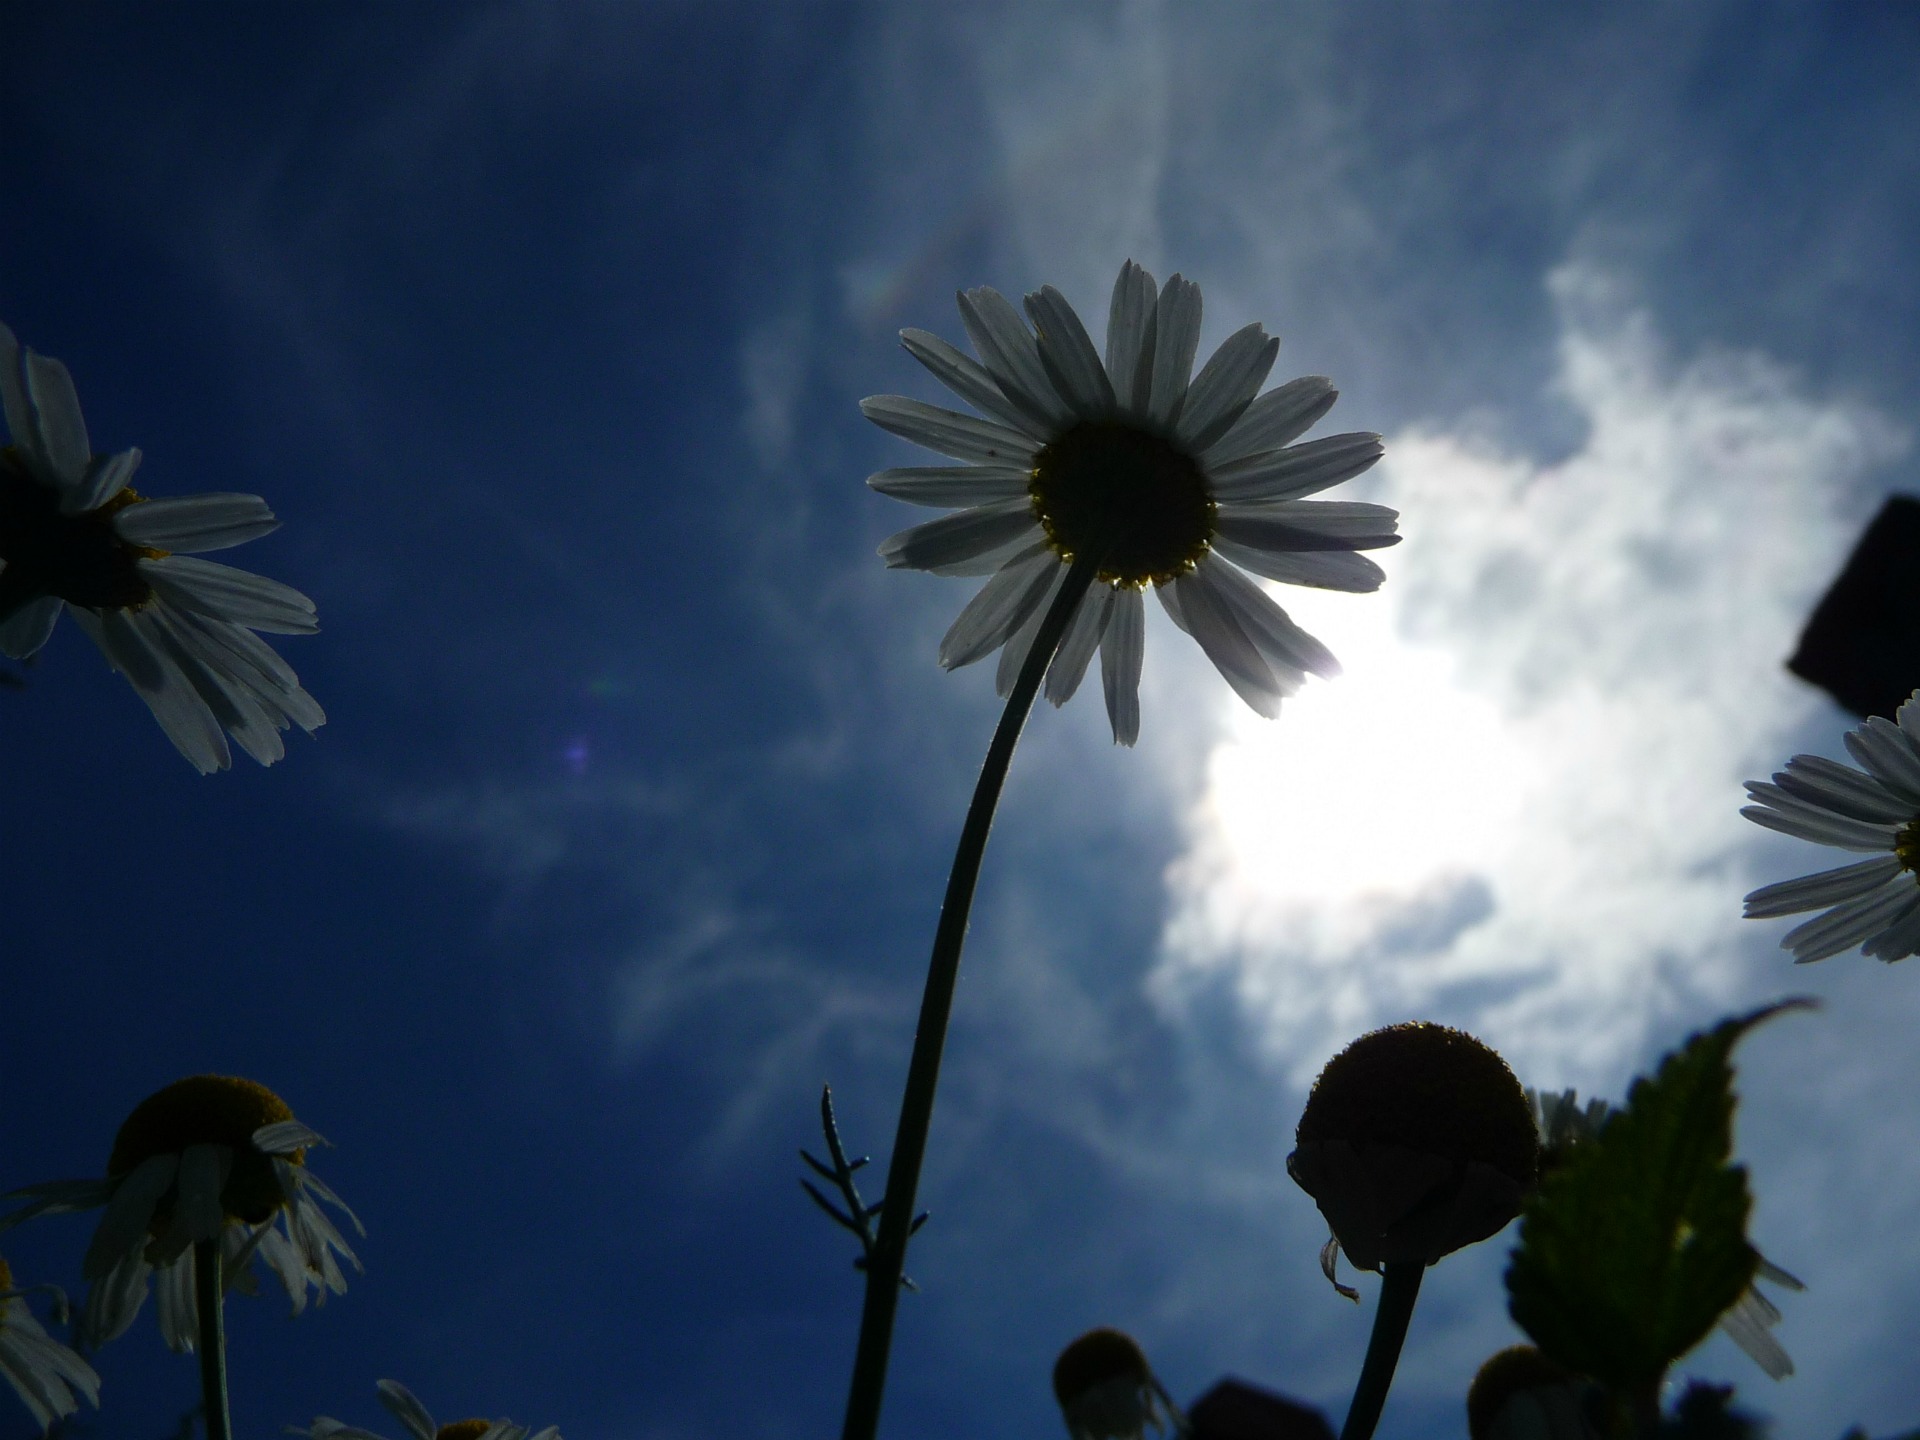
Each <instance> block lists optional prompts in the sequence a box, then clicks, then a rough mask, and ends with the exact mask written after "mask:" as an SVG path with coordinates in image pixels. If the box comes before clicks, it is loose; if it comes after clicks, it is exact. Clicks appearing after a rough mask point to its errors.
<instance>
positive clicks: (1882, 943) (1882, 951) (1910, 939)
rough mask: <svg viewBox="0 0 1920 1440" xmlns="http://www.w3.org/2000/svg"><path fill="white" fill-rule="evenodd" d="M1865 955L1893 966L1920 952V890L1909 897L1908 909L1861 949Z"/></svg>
mask: <svg viewBox="0 0 1920 1440" xmlns="http://www.w3.org/2000/svg"><path fill="white" fill-rule="evenodd" d="M1860 949H1861V951H1862V952H1863V953H1864V954H1867V955H1871V956H1873V957H1874V958H1875V959H1876V960H1884V961H1886V962H1887V963H1888V964H1889V965H1891V964H1892V963H1893V962H1894V961H1896V960H1904V959H1906V958H1907V957H1908V956H1909V955H1911V954H1913V953H1914V951H1915V950H1920V888H1916V889H1915V890H1914V891H1913V893H1912V894H1910V895H1908V897H1907V907H1906V909H1904V910H1902V911H1900V912H1899V913H1898V914H1896V915H1895V916H1894V917H1893V919H1891V920H1889V921H1888V922H1887V924H1886V928H1885V929H1883V930H1882V931H1881V932H1880V933H1879V934H1878V935H1876V936H1874V937H1873V938H1872V939H1870V940H1868V941H1867V942H1866V943H1865V944H1864V945H1862V946H1861V947H1860Z"/></svg>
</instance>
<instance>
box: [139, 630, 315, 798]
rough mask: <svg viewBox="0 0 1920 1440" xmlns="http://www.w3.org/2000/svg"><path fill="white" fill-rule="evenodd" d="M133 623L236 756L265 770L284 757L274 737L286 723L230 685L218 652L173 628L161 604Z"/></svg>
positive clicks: (283, 748)
mask: <svg viewBox="0 0 1920 1440" xmlns="http://www.w3.org/2000/svg"><path fill="white" fill-rule="evenodd" d="M139 621H140V623H141V624H143V625H144V627H145V633H146V636H147V638H148V640H149V641H150V642H151V643H153V644H154V645H155V646H157V647H158V648H160V649H161V650H162V651H164V653H165V654H166V656H167V658H168V659H169V660H171V661H172V662H173V664H174V667H175V668H176V669H177V670H179V672H180V674H181V675H182V676H184V677H185V679H186V682H187V684H188V685H190V686H192V687H193V692H194V694H196V695H198V696H199V697H200V702H201V704H203V705H205V706H206V707H207V710H208V711H209V713H211V714H212V716H213V719H214V723H215V724H217V725H218V726H219V727H220V728H221V729H222V730H225V731H227V732H228V733H229V734H231V735H232V736H233V738H234V740H235V742H236V743H237V744H238V745H239V746H240V748H241V749H242V750H244V751H246V752H247V754H248V755H250V756H252V757H253V758H254V759H255V760H257V761H258V762H259V763H260V764H262V765H271V764H273V763H274V762H275V761H276V760H279V759H280V758H281V757H282V756H284V755H285V754H286V753H287V752H286V746H285V745H283V744H282V743H281V740H280V734H279V732H280V731H281V730H283V729H285V728H286V722H285V721H284V720H280V719H279V710H278V707H275V709H274V710H273V712H272V713H271V714H269V713H268V711H267V710H265V709H263V708H262V706H261V704H260V701H259V700H258V699H256V698H255V696H254V695H253V694H252V693H251V692H250V691H249V690H248V689H247V688H246V687H245V686H243V685H241V684H237V683H235V682H234V681H233V680H231V679H230V678H229V677H228V676H227V674H226V665H225V656H224V655H223V654H222V653H221V652H219V651H217V650H215V649H213V648H212V647H209V646H206V645H204V644H203V643H202V642H201V640H200V637H199V636H198V634H197V633H195V634H189V633H188V632H187V631H185V630H184V629H183V628H182V627H180V626H178V625H176V624H175V623H174V620H173V617H172V615H171V614H170V613H169V611H168V608H167V607H166V606H165V605H164V604H162V605H155V606H152V607H151V608H150V609H148V610H146V611H144V612H142V614H141V615H140V617H139ZM203 651H204V652H205V653H204V655H203V653H202V652H203ZM276 720H278V723H277V724H276V723H275V722H276Z"/></svg>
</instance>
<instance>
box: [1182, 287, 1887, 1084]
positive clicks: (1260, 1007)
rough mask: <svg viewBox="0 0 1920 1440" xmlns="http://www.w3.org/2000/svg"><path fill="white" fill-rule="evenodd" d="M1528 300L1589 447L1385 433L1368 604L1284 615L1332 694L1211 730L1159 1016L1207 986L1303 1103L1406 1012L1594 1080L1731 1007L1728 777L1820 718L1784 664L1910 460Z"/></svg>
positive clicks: (1736, 926) (1833, 413)
mask: <svg viewBox="0 0 1920 1440" xmlns="http://www.w3.org/2000/svg"><path fill="white" fill-rule="evenodd" d="M1550 286H1551V290H1552V293H1553V297H1554V300H1555V302H1556V305H1557V307H1558V310H1559V314H1560V318H1561V325H1562V337H1561V341H1560V345H1559V364H1560V373H1559V376H1558V380H1557V384H1558V387H1559V388H1560V390H1561V391H1562V392H1563V393H1564V397H1565V398H1566V399H1567V400H1568V401H1569V402H1571V404H1572V405H1573V406H1574V407H1575V408H1576V410H1577V411H1578V413H1579V414H1580V415H1581V416H1582V417H1584V419H1585V421H1586V423H1587V426H1588V433H1587V436H1586V439H1585V442H1584V443H1583V444H1582V445H1581V446H1580V447H1579V449H1578V450H1577V451H1576V452H1575V453H1573V454H1571V455H1569V456H1567V457H1566V458H1565V459H1563V460H1559V461H1557V462H1553V463H1539V462H1536V461H1533V460H1530V459H1527V458H1522V457H1518V456H1513V455H1509V454H1503V453H1500V452H1499V451H1498V450H1496V449H1495V448H1494V447H1493V446H1492V445H1490V444H1489V443H1487V442H1486V441H1484V440H1482V439H1479V438H1476V436H1475V435H1474V434H1472V433H1470V432H1468V433H1449V432H1448V431H1446V430H1442V429H1438V428H1431V429H1421V430H1414V431H1411V432H1408V433H1403V434H1401V435H1398V436H1394V437H1390V439H1389V444H1388V460H1387V462H1386V465H1385V466H1384V467H1383V468H1384V473H1385V483H1386V486H1387V499H1388V501H1389V503H1392V504H1394V505H1396V506H1398V507H1399V508H1400V510H1401V511H1402V516H1403V520H1402V523H1403V528H1404V530H1405V531H1406V534H1407V539H1406V542H1405V543H1404V545H1403V546H1401V547H1400V548H1399V549H1398V550H1396V551H1393V552H1390V554H1389V555H1388V556H1387V557H1386V558H1387V563H1388V566H1389V572H1390V579H1389V581H1388V584H1387V586H1386V587H1385V589H1384V590H1383V591H1382V592H1381V594H1380V595H1379V596H1378V597H1375V598H1374V599H1372V600H1367V601H1355V600H1354V599H1353V598H1352V597H1346V596H1339V597H1332V598H1331V601H1330V602H1323V600H1322V597H1319V596H1315V595H1303V594H1301V592H1298V591H1289V592H1286V593H1285V594H1284V595H1283V596H1282V597H1281V598H1282V599H1283V601H1284V602H1285V603H1286V604H1287V605H1288V606H1289V607H1290V608H1291V609H1292V610H1293V611H1294V613H1295V614H1296V617H1297V618H1299V619H1301V620H1302V621H1303V622H1304V623H1307V624H1308V625H1309V626H1310V628H1313V629H1315V630H1316V631H1317V632H1318V633H1320V634H1322V635H1323V636H1324V637H1325V638H1326V639H1327V640H1328V641H1329V643H1331V644H1332V645H1333V647H1334V649H1335V651H1336V652H1337V653H1340V654H1342V656H1343V658H1344V659H1345V660H1346V661H1347V663H1348V674H1347V675H1346V676H1344V677H1343V678H1341V679H1340V680H1338V681H1336V682H1334V683H1332V684H1328V685H1320V686H1316V687H1314V688H1313V689H1311V690H1310V691H1309V692H1308V693H1307V694H1306V695H1304V696H1303V697H1301V699H1300V700H1299V701H1298V702H1297V704H1295V705H1294V706H1293V708H1292V710H1291V711H1290V713H1289V714H1287V715H1286V716H1285V717H1283V718H1282V720H1281V721H1280V723H1279V724H1278V725H1274V726H1268V725H1265V724H1263V723H1261V722H1259V721H1257V720H1254V719H1251V718H1250V717H1243V716H1240V715H1239V714H1237V713H1236V714H1234V715H1233V716H1232V717H1231V718H1230V719H1229V720H1228V722H1227V730H1226V734H1225V737H1224V738H1223V739H1222V740H1221V741H1220V742H1219V743H1218V744H1217V745H1216V746H1215V748H1214V749H1213V751H1212V753H1211V756H1210V758H1209V762H1208V766H1207V777H1208V781H1207V788H1206V791H1205V793H1204V795H1203V796H1202V798H1201V799H1200V801H1199V802H1198V803H1197V804H1196V805H1195V806H1194V807H1193V809H1192V811H1191V813H1190V815H1189V816H1188V819H1187V824H1188V830H1189V843H1188V846H1187V849H1186V853H1185V854H1184V855H1183V856H1182V857H1181V859H1180V860H1179V861H1177V862H1176V863H1175V864H1174V865H1173V867H1172V868H1171V870H1170V872H1169V876H1168V883H1169V886H1170V889H1171V902H1172V903H1171V913H1170V918H1169V920H1168V923H1167V927H1166V931H1165V935H1164V940H1163V958H1162V963H1161V966H1160V969H1159V972H1158V974H1157V975H1156V985H1157V987H1158V988H1157V993H1158V995H1159V996H1160V997H1161V998H1162V1000H1163V1001H1164V1002H1165V1003H1168V1004H1170V1005H1175V1006H1177V1005H1178V1003H1179V997H1180V996H1181V995H1182V994H1183V993H1184V991H1185V990H1186V989H1187V988H1188V987H1189V986H1190V985H1191V983H1192V982H1193V981H1194V980H1195V979H1196V978H1197V977H1202V976H1205V977H1210V978H1213V979H1217V978H1218V977H1219V976H1220V975H1221V974H1222V973H1223V972H1224V973H1226V974H1228V975H1229V976H1230V977H1231V980H1232V983H1233V985H1234V986H1235V988H1236V991H1237V994H1238V996H1239V998H1240V1000H1241V1002H1242V1003H1243V1004H1244V1005H1245V1006H1246V1007H1247V1008H1248V1009H1249V1010H1250V1011H1252V1012H1253V1013H1254V1014H1255V1015H1256V1016H1257V1017H1258V1020H1259V1023H1260V1024H1261V1026H1262V1028H1263V1031H1264V1035H1265V1039H1266V1041H1267V1043H1268V1045H1269V1046H1270V1047H1271V1050H1272V1052H1273V1054H1274V1055H1275V1056H1276V1057H1285V1058H1284V1063H1285V1064H1286V1065H1287V1066H1288V1068H1289V1070H1290V1072H1291V1073H1292V1075H1293V1078H1294V1079H1295V1080H1296V1081H1298V1080H1303V1079H1305V1078H1307V1077H1310V1076H1311V1074H1312V1072H1313V1071H1314V1070H1315V1069H1316V1068H1317V1067H1318V1064H1319V1063H1320V1061H1321V1060H1322V1059H1323V1058H1324V1057H1325V1055H1326V1054H1327V1053H1328V1052H1329V1051H1330V1050H1332V1049H1333V1048H1335V1047H1337V1046H1338V1045H1339V1044H1341V1043H1344V1041H1345V1040H1346V1039H1348V1038H1351V1036H1352V1035H1354V1034H1356V1033H1358V1032H1359V1031H1361V1030H1363V1029H1366V1028H1368V1027H1370V1026H1373V1025H1377V1024H1382V1023H1389V1022H1391V1021H1395V1020H1401V1019H1406V1018H1411V1017H1416V1016H1421V1015H1426V1016H1431V1017H1433V1018H1442V1019H1451V1020H1454V1021H1456V1022H1458V1023H1467V1024H1470V1025H1471V1026H1472V1027H1473V1028H1475V1029H1476V1030H1478V1031H1479V1032H1480V1033H1482V1034H1484V1035H1485V1036H1486V1037H1487V1038H1488V1039H1489V1040H1490V1041H1492V1042H1493V1043H1495V1044H1496V1045H1498V1046H1500V1047H1501V1048H1502V1049H1503V1050H1504V1051H1505V1052H1506V1053H1508V1054H1509V1056H1510V1057H1511V1058H1512V1059H1513V1060H1514V1061H1515V1063H1516V1064H1517V1065H1519V1066H1521V1067H1522V1068H1523V1070H1524V1071H1525V1072H1526V1073H1528V1074H1529V1075H1530V1076H1535V1077H1538V1078H1539V1079H1541V1080H1542V1081H1544V1082H1546V1083H1551V1084H1562V1083H1574V1084H1580V1085H1584V1086H1589V1087H1590V1086H1592V1085H1594V1084H1597V1083H1598V1084H1617V1083H1618V1077H1619V1075H1620V1073H1621V1071H1622V1068H1623V1066H1625V1065H1630V1064H1631V1063H1632V1060H1633V1058H1634V1057H1635V1056H1637V1055H1638V1054H1639V1053H1641V1051H1642V1050H1643V1047H1644V1045H1645V1043H1646V1041H1647V1037H1648V1031H1649V1029H1650V1027H1651V1026H1653V1025H1654V1024H1655V1023H1657V1022H1658V1021H1659V1020H1660V1019H1661V1018H1662V1017H1663V1016H1668V1015H1673V1014H1685V1015H1693V1014H1697V1013H1698V1012H1699V1011H1700V1010H1701V1008H1702V1004H1703V1002H1704V1003H1705V1004H1706V1005H1707V1006H1708V1008H1710V1007H1711V1005H1712V1004H1715V1003H1725V1002H1726V1001H1727V1000H1728V998H1729V997H1730V996H1731V995H1733V994H1734V993H1735V992H1737V991H1739V990H1740V989H1741V988H1742V987H1743V984H1744V983H1745V982H1744V981H1743V979H1742V977H1741V975H1740V974H1739V973H1738V972H1737V970H1736V964H1735V962H1736V957H1737V952H1738V948H1739V946H1740V944H1741V942H1742V940H1743V938H1744V937H1743V935H1742V930H1741V923H1740V921H1739V919H1738V916H1739V901H1740V896H1741V894H1742V893H1743V891H1744V890H1745V889H1746V888H1748V887H1749V886H1750V884H1751V883H1752V881H1751V878H1750V876H1749V875H1748V874H1747V873H1746V865H1745V862H1744V860H1743V853H1744V851H1745V849H1746V845H1747V842H1748V841H1749V840H1750V839H1752V838H1753V832H1752V829H1751V827H1750V826H1749V825H1748V824H1747V822H1745V821H1744V820H1742V819H1740V818H1739V816H1738V813H1737V812H1738V804H1739V793H1740V792H1739V785H1740V781H1741V780H1742V779H1743V778H1746V777H1748V776H1752V775H1756V774H1761V773H1764V772H1766V771H1767V770H1770V769H1772V768H1774V767H1775V766H1776V765H1777V764H1778V763H1779V762H1780V761H1781V760H1783V759H1784V758H1785V755H1786V753H1787V746H1788V745H1789V743H1790V741H1791V737H1792V736H1793V734H1794V732H1795V730H1796V729H1797V728H1798V727H1799V726H1800V725H1802V724H1803V723H1804V722H1805V721H1806V719H1807V718H1808V716H1809V715H1810V714H1811V713H1813V711H1814V710H1815V708H1816V707H1817V706H1818V705H1819V704H1821V703H1822V702H1820V701H1819V700H1818V698H1817V697H1816V696H1815V695H1814V694H1813V692H1811V691H1810V690H1808V689H1807V688H1806V687H1805V686H1802V685H1801V684H1800V683H1799V682H1797V681H1795V680H1792V679H1791V678H1790V677H1788V676H1786V675H1785V674H1784V673H1783V672H1782V670H1781V668H1780V662H1781V659H1782V657H1783V655H1784V654H1785V653H1786V651H1787V650H1788V649H1789V648H1790V647H1791V644H1792V641H1793V637H1794V635H1795V633H1796V632H1797V629H1798V627H1799V625H1800V624H1801V623H1802V622H1803V620H1804V617H1805V615H1806V613H1807V610H1808V609H1809V607H1810V605H1811V602H1812V600H1813V599H1814V598H1815V597H1816V596H1817V595H1818V593H1819V591H1820V589H1821V588H1822V587H1823V586H1824V585H1825V583H1826V582H1827V581H1828V580H1829V579H1830V578H1831V576H1832V574H1833V572H1834V570H1835V569H1836V568H1837V566H1838V564H1839V562H1840V560H1841V558H1842V557H1843V556H1844V554H1845V552H1846V549H1847V546H1848V545H1849V543H1850V541H1851V539H1852V534H1853V530H1854V527H1855V526H1856V524H1857V523H1858V519H1859V517H1860V512H1861V511H1862V509H1863V506H1864V504H1865V503H1866V497H1865V496H1864V495H1863V494H1861V493H1860V492H1859V490H1858V489H1857V487H1855V486H1854V484H1853V482H1854V481H1855V480H1856V479H1857V478H1858V477H1860V476H1861V475H1862V473H1863V472H1865V471H1866V470H1868V469H1869V468H1870V467H1872V466H1873V465H1875V464H1877V463H1879V462H1882V461H1884V460H1886V459H1888V458H1890V457H1891V456H1893V455H1895V454H1897V453H1898V452H1899V450H1900V449H1901V448H1902V446H1903V444H1904V440H1903V437H1901V436H1900V435H1899V434H1898V433H1897V432H1895V431H1894V429H1893V428H1892V427H1891V426H1890V424H1889V423H1888V422H1886V421H1885V420H1883V419H1881V418H1880V417H1879V416H1878V415H1876V414H1874V413H1872V412H1869V411H1866V410H1864V409H1861V408H1858V407H1855V406H1852V405H1849V404H1846V403H1843V402H1830V401H1823V400H1819V399H1814V398H1811V397H1808V396H1806V395H1804V394H1802V393H1800V391H1799V390H1798V389H1797V388H1796V385H1795V382H1794V379H1793V377H1792V376H1791V375H1790V374H1788V373H1787V372H1785V371H1783V370H1782V369H1781V368H1780V367H1779V366H1777V365H1775V364H1773V363H1771V362H1769V361H1767V360H1765V359H1763V358H1760V357H1757V356H1753V355H1734V354H1709V355H1704V356H1701V357H1699V358H1697V359H1694V360H1692V361H1690V362H1688V363H1686V364H1683V365H1676V364H1674V363H1672V362H1671V360H1670V359H1669V357H1667V356H1666V355H1664V354H1663V352H1662V347H1661V345H1660V343H1659V341H1658V339H1657V338H1656V336H1655V334H1654V332H1653V327H1652V325H1651V324H1650V322H1649V321H1648V319H1647V317H1646V316H1645V315H1644V314H1642V313H1640V312H1638V311H1637V310H1635V309H1634V308H1633V307H1632V305H1631V304H1630V302H1629V300H1628V298H1627V297H1625V296H1623V294H1622V293H1621V292H1620V290H1619V288H1618V287H1617V286H1616V285H1615V284H1614V283H1613V282H1611V281H1609V280H1608V279H1607V277H1605V276H1604V275H1601V274H1598V273H1595V272H1594V271H1592V270H1590V269H1587V268H1583V267H1578V266H1568V267H1565V268H1563V269H1561V270H1560V271H1558V272H1556V273H1555V275H1554V276H1553V277H1552V279H1551V281H1550ZM1222 703H1223V704H1225V703H1226V702H1224V701H1223V702H1222Z"/></svg>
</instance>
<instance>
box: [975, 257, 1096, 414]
mask: <svg viewBox="0 0 1920 1440" xmlns="http://www.w3.org/2000/svg"><path fill="white" fill-rule="evenodd" d="M958 299H959V304H960V323H961V324H963V325H965V326H966V327H967V338H968V339H970V340H972V341H973V348H974V349H975V350H976V351H977V352H978V353H979V356H980V363H981V364H982V365H984V366H986V367H987V373H988V374H989V375H991V376H993V379H994V383H995V384H996V385H998V386H999V387H1000V393H1001V394H1003V395H1005V396H1006V397H1007V399H1008V400H1010V401H1012V402H1013V404H1014V405H1016V406H1018V407H1019V408H1020V410H1021V411H1022V412H1023V413H1024V414H1026V416H1027V417H1028V418H1029V419H1030V420H1031V421H1033V423H1034V424H1035V425H1037V426H1039V427H1040V431H1041V433H1042V434H1046V435H1051V434H1054V433H1055V432H1057V431H1058V430H1059V429H1060V428H1061V427H1062V426H1063V425H1066V424H1068V423H1069V422H1071V420H1072V419H1073V412H1072V411H1071V410H1070V409H1069V408H1068V406H1067V403H1066V401H1065V400H1064V399H1062V398H1061V396H1060V394H1059V393H1058V392H1057V391H1056V390H1055V389H1054V388H1053V382H1052V381H1051V380H1049V379H1048V378H1047V372H1046V367H1044V366H1043V365H1041V363H1040V351H1039V348H1038V347H1037V346H1036V345H1035V344H1034V340H1033V334H1032V332H1031V331H1029V330H1028V329H1027V327H1026V323H1025V322H1024V321H1023V320H1021V318H1020V312H1019V311H1018V310H1016V309H1014V308H1013V305H1012V303H1011V302H1010V301H1009V300H1008V299H1007V297H1006V296H1004V295H1002V294H1001V293H1000V292H999V291H998V290H995V289H993V288H992V287H991V286H988V285H982V286H979V287H978V288H976V289H973V290H967V291H964V292H963V293H962V294H961V295H960V296H959V297H958Z"/></svg>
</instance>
